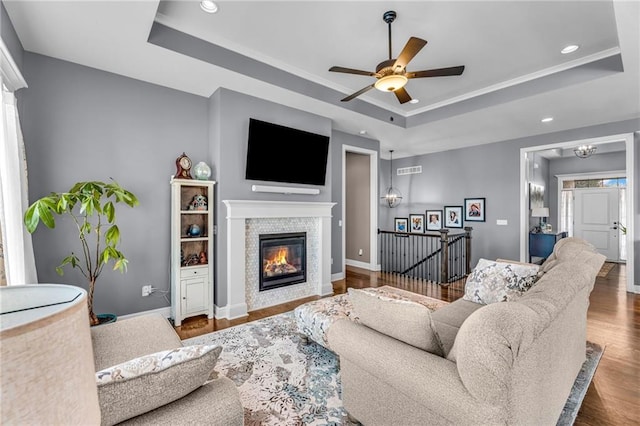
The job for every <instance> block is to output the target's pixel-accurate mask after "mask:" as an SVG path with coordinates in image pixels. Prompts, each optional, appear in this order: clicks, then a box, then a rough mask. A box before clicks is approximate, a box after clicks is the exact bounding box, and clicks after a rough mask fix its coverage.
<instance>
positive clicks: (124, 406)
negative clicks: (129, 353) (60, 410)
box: [96, 345, 222, 426]
mask: <svg viewBox="0 0 640 426" xmlns="http://www.w3.org/2000/svg"><path fill="white" fill-rule="evenodd" d="M221 351H222V346H213V345H194V346H184V347H179V348H176V349H171V350H167V351H162V352H156V353H153V354H149V355H145V356H141V357H138V358H134V359H131V360H129V361H126V362H123V363H121V364H118V365H114V366H113V367H109V368H105V369H104V370H101V371H98V372H97V373H96V383H97V385H98V400H99V402H100V414H101V424H102V426H111V425H115V424H118V423H120V422H122V421H124V420H127V419H130V418H132V417H135V416H139V415H140V414H143V413H146V412H148V411H151V410H154V409H156V408H158V407H162V406H163V405H166V404H169V403H170V402H173V401H175V400H177V399H180V398H182V397H183V396H185V395H187V394H188V393H190V392H193V391H194V390H196V389H198V388H199V387H200V386H202V385H203V384H204V383H205V382H207V380H208V379H209V376H210V375H211V373H212V371H214V367H215V365H216V362H217V360H218V357H219V356H220V352H221Z"/></svg>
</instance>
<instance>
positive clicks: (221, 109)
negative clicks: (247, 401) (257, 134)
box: [208, 88, 335, 306]
mask: <svg viewBox="0 0 640 426" xmlns="http://www.w3.org/2000/svg"><path fill="white" fill-rule="evenodd" d="M249 118H257V119H258V120H263V121H268V122H271V123H276V124H280V125H283V126H288V127H294V128H296V129H300V130H305V131H307V132H312V133H318V134H321V135H325V136H331V120H330V119H328V118H326V117H321V116H319V115H315V114H311V113H308V112H305V111H301V110H297V109H293V108H289V107H286V106H284V105H279V104H275V103H273V102H269V101H265V100H263V99H258V98H255V97H253V96H249V95H244V94H242V93H238V92H234V91H231V90H227V89H222V88H221V89H218V90H217V91H216V93H214V94H213V95H212V96H211V98H210V99H209V118H208V119H209V120H211V123H212V124H211V126H210V142H209V146H210V156H209V163H210V164H213V171H214V173H215V174H214V175H213V176H214V178H215V180H217V181H218V182H219V183H218V184H217V185H216V194H217V195H216V206H217V209H218V212H217V225H218V235H217V236H216V237H217V238H216V247H217V249H216V277H217V279H216V305H218V306H224V305H226V301H227V288H226V279H225V277H226V276H227V252H226V241H227V224H226V220H225V217H226V213H227V212H226V206H225V205H224V204H223V203H222V200H280V201H314V202H329V201H331V177H332V173H331V170H332V166H331V161H328V164H327V179H326V182H325V185H324V186H322V187H319V186H309V185H293V186H299V187H312V188H318V189H320V194H319V195H285V194H269V193H257V192H252V191H251V185H253V184H265V185H276V186H290V185H288V184H279V183H274V182H260V181H250V180H246V179H245V164H246V157H247V136H248V134H249ZM332 145H333V141H332V142H331V144H330V146H332ZM330 149H333V148H330ZM301 154H302V155H304V152H303V151H302V152H301ZM274 166H276V167H277V166H278V165H274ZM334 209H335V207H334Z"/></svg>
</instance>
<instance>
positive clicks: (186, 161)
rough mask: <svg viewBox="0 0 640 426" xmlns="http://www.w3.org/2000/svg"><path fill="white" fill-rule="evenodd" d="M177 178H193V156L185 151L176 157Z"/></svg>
mask: <svg viewBox="0 0 640 426" xmlns="http://www.w3.org/2000/svg"><path fill="white" fill-rule="evenodd" d="M174 177H175V178H176V179H193V178H192V177H191V158H189V157H188V156H187V154H185V153H184V152H183V153H182V155H181V156H180V157H178V158H176V175H175V176H174Z"/></svg>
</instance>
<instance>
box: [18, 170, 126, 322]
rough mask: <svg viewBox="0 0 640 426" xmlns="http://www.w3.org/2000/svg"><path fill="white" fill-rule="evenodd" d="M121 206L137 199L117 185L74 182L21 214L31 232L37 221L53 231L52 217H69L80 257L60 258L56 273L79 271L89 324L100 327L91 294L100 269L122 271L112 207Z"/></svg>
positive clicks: (72, 254) (114, 214)
mask: <svg viewBox="0 0 640 426" xmlns="http://www.w3.org/2000/svg"><path fill="white" fill-rule="evenodd" d="M118 203H124V204H126V205H128V206H129V207H134V206H137V205H138V204H139V203H138V199H137V198H136V196H135V195H133V194H132V193H131V192H129V191H127V190H126V189H124V188H122V187H121V186H120V185H119V184H118V183H117V182H115V181H113V180H112V182H111V183H105V182H97V181H89V182H78V183H76V184H75V185H73V187H72V188H71V189H69V191H67V192H52V193H51V194H49V195H47V196H45V197H42V198H40V199H39V200H36V201H35V202H34V203H33V204H31V205H30V206H29V208H28V209H27V211H26V212H25V214H24V223H25V226H26V228H27V230H28V231H29V232H30V233H33V232H34V231H35V230H36V228H37V226H38V224H39V223H40V222H42V223H44V224H45V225H46V226H47V227H48V228H55V225H56V224H55V215H58V216H62V215H68V216H70V217H71V218H72V219H73V221H74V223H75V225H76V227H77V229H78V239H79V240H80V247H81V253H82V254H81V255H80V256H78V255H76V254H75V252H73V251H72V252H71V254H70V255H68V256H67V257H65V258H64V259H62V262H61V263H60V265H59V266H58V267H56V271H57V272H58V274H59V275H63V273H64V272H63V267H64V266H66V265H71V267H73V268H77V269H79V270H80V272H81V273H82V275H84V277H85V278H86V279H87V281H88V283H89V291H88V293H89V294H88V297H87V303H88V305H89V306H88V307H89V321H90V323H91V325H97V324H100V320H99V319H98V316H97V315H96V314H95V313H94V312H93V294H94V290H95V285H96V280H97V279H98V277H99V276H100V273H101V272H102V268H103V267H104V266H105V265H106V264H108V263H109V262H113V269H114V270H116V269H117V270H119V271H120V272H125V271H126V269H127V263H128V260H127V258H126V257H125V256H124V254H123V253H122V252H121V251H120V250H118V248H117V246H118V243H119V242H120V229H119V228H118V225H116V223H115V220H116V209H115V205H116V204H118Z"/></svg>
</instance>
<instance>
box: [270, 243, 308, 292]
mask: <svg viewBox="0 0 640 426" xmlns="http://www.w3.org/2000/svg"><path fill="white" fill-rule="evenodd" d="M259 242H260V246H259V253H260V262H259V264H258V265H259V268H260V271H259V277H260V288H259V289H260V291H265V290H271V289H273V288H278V287H285V286H288V285H293V284H298V283H303V282H306V281H307V253H306V251H307V233H306V232H294V233H287V234H260V236H259Z"/></svg>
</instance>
